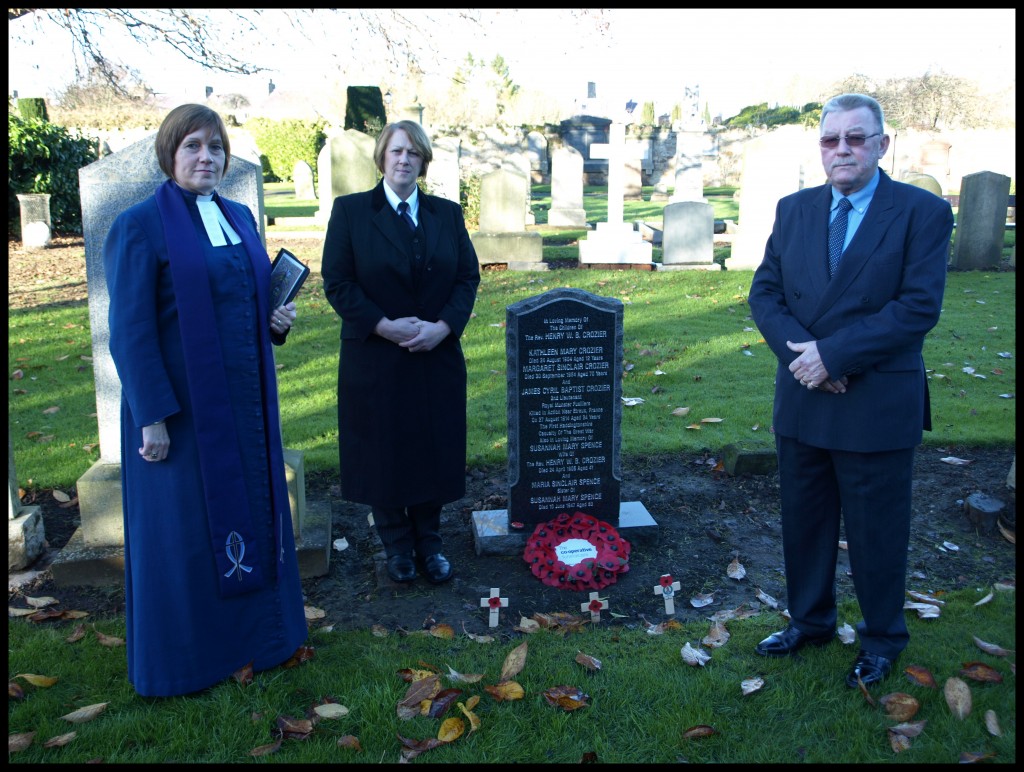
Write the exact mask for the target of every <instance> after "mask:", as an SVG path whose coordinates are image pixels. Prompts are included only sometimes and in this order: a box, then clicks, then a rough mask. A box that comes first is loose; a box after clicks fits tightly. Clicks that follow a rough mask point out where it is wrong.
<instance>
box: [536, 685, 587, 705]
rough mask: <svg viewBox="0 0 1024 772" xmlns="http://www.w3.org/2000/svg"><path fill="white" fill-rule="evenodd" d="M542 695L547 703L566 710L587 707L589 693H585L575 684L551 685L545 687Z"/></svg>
mask: <svg viewBox="0 0 1024 772" xmlns="http://www.w3.org/2000/svg"><path fill="white" fill-rule="evenodd" d="M543 695H544V699H545V700H547V703H548V705H550V706H551V707H553V708H562V710H567V711H570V710H578V709H579V708H585V707H587V706H588V705H589V703H588V702H587V700H589V699H590V695H589V694H585V693H584V692H583V690H582V689H580V688H579V687H576V686H552V687H551V688H550V689H545V690H544V692H543Z"/></svg>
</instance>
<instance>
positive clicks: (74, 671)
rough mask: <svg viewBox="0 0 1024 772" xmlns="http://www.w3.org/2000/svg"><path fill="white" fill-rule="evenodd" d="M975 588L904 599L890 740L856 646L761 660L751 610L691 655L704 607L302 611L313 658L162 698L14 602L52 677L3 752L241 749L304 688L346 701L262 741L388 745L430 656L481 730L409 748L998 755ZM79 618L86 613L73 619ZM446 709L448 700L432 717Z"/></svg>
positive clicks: (772, 759)
mask: <svg viewBox="0 0 1024 772" xmlns="http://www.w3.org/2000/svg"><path fill="white" fill-rule="evenodd" d="M987 591H988V588H980V589H966V590H960V591H957V592H954V593H951V594H950V595H948V596H946V597H944V600H945V606H944V607H943V609H942V615H941V617H940V618H939V619H931V620H920V619H917V618H916V616H915V615H913V614H912V613H911V614H909V617H910V618H909V619H908V624H909V626H910V628H911V645H910V647H909V648H908V649H907V651H906V652H904V654H903V656H902V658H901V660H900V662H899V663H898V668H903V667H906V666H909V665H912V664H913V665H917V666H920V667H923V668H925V669H927V670H928V671H929V672H930V673H931V674H932V675H933V676H934V678H935V680H936V682H937V685H938V688H929V687H925V686H921V685H917V684H914V683H911V682H910V681H908V679H907V678H905V677H904V676H903V675H901V674H900V673H899V672H894V674H893V676H891V677H890V679H888V680H887V681H886V682H885V683H884V685H883V687H882V688H881V689H879V688H876V689H875V690H874V691H873V697H874V698H875V699H876V700H878V698H880V697H881V696H882V695H884V694H888V693H891V692H897V691H899V692H904V693H907V694H910V695H911V696H912V697H913V698H914V699H916V700H917V701H918V702H919V703H920V709H919V711H918V713H917V714H916V715H915V716H913V717H912V719H911V720H913V721H923V722H925V726H924V731H923V732H922V733H921V734H920V735H919V736H917V737H915V738H913V739H912V740H911V747H910V749H909V750H905V751H903V752H902V753H900V754H899V755H897V754H896V753H895V752H894V751H893V749H892V747H891V746H890V742H889V738H888V735H887V730H888V729H889V728H890V727H892V726H894V725H896V724H897V723H898V721H896V720H895V719H891V718H889V717H888V716H887V715H886V712H885V709H884V708H883V707H882V706H881V705H880V704H877V705H871V704H869V703H868V702H867V701H866V700H865V699H864V698H863V696H862V695H861V694H860V693H859V691H858V690H854V689H849V688H848V687H846V686H845V685H844V684H843V683H842V678H843V677H844V676H845V673H846V671H847V669H848V668H849V665H850V662H852V659H853V656H854V654H855V652H854V650H853V647H852V646H844V645H841V644H839V643H833V644H832V645H830V646H828V647H825V648H822V649H815V650H811V651H808V652H806V653H802V654H801V655H800V656H799V657H798V658H791V659H781V660H779V659H763V658H761V657H758V656H756V655H755V654H754V653H753V647H754V644H755V643H756V642H757V641H758V640H760V639H761V638H763V637H764V636H765V635H767V634H768V633H770V632H772V631H773V630H774V629H778V627H779V626H780V624H781V620H780V619H779V618H778V616H777V615H775V614H774V613H762V614H760V615H758V616H755V617H752V618H749V619H746V620H743V621H740V622H735V621H734V622H728V623H727V628H728V630H729V632H730V633H731V638H730V640H729V641H728V642H727V643H726V644H725V645H724V646H722V647H721V648H715V649H706V651H707V652H708V653H710V655H711V660H710V661H709V662H708V663H707V664H706V665H705V666H704V667H699V668H698V667H693V666H689V665H686V664H684V663H683V660H682V658H681V656H680V649H681V648H682V647H683V645H684V644H686V643H690V645H691V646H694V647H697V646H698V645H699V644H698V642H699V640H700V639H701V638H702V637H704V636H705V635H706V634H707V632H708V623H707V622H698V621H694V622H691V623H687V624H685V625H683V626H682V627H681V628H680V629H676V630H669V631H667V632H666V633H665V634H663V635H649V634H647V633H645V632H643V631H642V630H640V629H628V628H626V627H624V626H622V625H611V626H610V625H609V623H608V622H602V623H601V624H599V625H596V626H590V625H588V626H586V627H585V628H583V631H582V632H579V633H570V634H568V635H566V636H562V635H559V634H557V633H555V632H552V631H546V630H542V631H540V632H537V633H534V634H532V635H529V636H525V635H524V636H514V637H512V638H511V639H509V638H506V637H504V636H499V637H497V638H496V640H494V641H493V642H491V643H478V642H475V641H473V640H471V639H469V638H468V637H467V636H464V635H457V636H456V637H455V638H454V639H451V640H445V639H441V638H436V637H433V636H429V635H419V634H417V635H407V636H405V635H398V634H396V633H393V632H392V633H391V634H389V635H388V636H387V637H377V636H375V635H373V634H372V633H371V632H370V631H368V630H353V631H345V632H332V631H326V630H314V631H313V632H312V633H311V638H310V644H311V645H312V646H314V647H315V656H314V658H313V659H312V660H311V661H309V662H307V663H305V664H303V665H301V666H299V667H297V668H292V669H284V668H276V669H274V670H270V671H266V672H264V673H259V674H257V675H256V678H255V680H254V682H253V683H252V684H251V685H249V686H247V687H242V686H241V685H239V684H238V683H236V682H235V681H232V680H229V681H225V682H223V683H221V684H219V685H217V686H214V687H212V688H210V689H208V690H206V691H203V692H201V693H199V694H197V695H194V696H189V697H175V698H167V699H151V698H143V697H139V696H138V695H136V694H135V693H134V691H133V690H132V689H131V687H130V685H129V684H128V683H127V681H126V679H125V678H124V650H123V647H119V646H118V647H113V648H111V647H105V646H102V645H100V644H99V642H98V641H97V639H96V638H95V636H94V635H92V632H91V630H90V631H89V633H88V634H87V635H86V636H85V638H84V639H82V640H81V641H78V642H77V643H74V644H71V643H68V642H67V641H66V640H65V638H66V637H67V635H68V634H69V632H70V629H71V626H72V623H58V624H54V623H45V624H41V625H35V624H33V623H30V622H27V621H25V620H13V621H12V624H11V626H10V630H9V633H8V642H9V655H8V657H9V660H8V667H9V671H10V673H11V674H12V676H14V674H19V673H35V674H39V675H47V676H51V677H56V678H57V679H58V681H57V683H56V684H54V685H53V686H52V687H49V688H40V687H34V686H31V685H29V684H27V683H26V682H25V681H24V680H23V679H21V678H19V677H13V678H12V680H14V681H16V682H18V683H19V684H20V685H21V686H22V687H23V688H24V690H25V692H26V695H27V696H26V699H24V700H23V701H15V700H9V703H8V723H9V730H8V731H9V732H10V733H11V734H14V733H20V732H32V731H34V732H36V737H35V741H34V742H33V744H32V746H31V747H30V748H28V749H27V750H25V751H22V752H20V753H16V754H12V755H10V757H9V758H10V760H11V761H15V762H21V763H45V762H64V763H83V762H87V761H89V760H102V761H103V762H105V763H160V762H170V763H200V762H244V761H247V760H248V759H249V758H250V756H249V753H250V751H251V750H252V749H254V748H257V747H260V746H263V745H266V744H269V743H271V742H272V741H273V734H272V732H273V727H274V725H275V721H276V720H277V719H278V717H280V716H290V717H292V718H296V719H302V718H304V717H305V716H306V715H307V713H308V711H310V710H311V709H312V707H313V706H314V705H316V704H318V703H320V702H321V701H322V700H325V699H328V698H329V699H331V700H333V701H337V702H340V703H341V704H342V705H344V706H346V707H347V708H348V709H349V713H348V715H346V716H344V717H343V718H341V719H338V720H322V721H320V722H319V723H318V724H317V725H316V726H315V728H314V730H313V731H312V733H311V734H310V735H309V737H308V738H307V739H305V740H298V739H286V740H284V742H283V743H282V744H281V746H280V749H279V750H278V751H277V752H276V753H275V754H274V755H273V756H272V760H273V761H274V762H278V763H332V762H333V763H338V762H342V763H345V762H353V763H357V762H362V763H375V762H377V763H379V762H396V761H398V760H399V754H400V751H401V749H402V746H401V745H400V742H399V740H398V738H397V735H401V736H403V737H407V738H411V739H414V740H422V739H425V738H428V737H436V736H437V734H438V732H439V728H440V725H441V719H431V718H428V717H426V716H420V717H417V718H413V719H411V720H408V721H403V720H399V719H398V718H397V717H396V712H395V710H396V703H397V702H398V701H399V700H400V699H402V697H403V696H404V695H405V693H406V690H407V688H408V685H407V684H406V683H404V682H403V681H402V680H401V679H400V678H399V675H398V673H399V671H400V670H403V669H424V668H426V669H432V668H433V669H436V670H437V671H439V672H441V673H442V674H443V676H444V677H443V678H442V688H446V689H447V688H459V689H462V690H463V692H462V694H461V695H459V697H458V700H459V701H460V702H462V703H463V704H466V702H467V700H468V699H469V698H470V697H471V696H472V695H478V696H479V697H480V703H479V705H477V707H476V708H475V709H474V712H475V714H476V716H477V717H478V718H479V721H480V727H479V730H478V731H476V732H474V733H472V734H470V733H469V732H468V722H467V733H466V734H464V735H463V736H462V737H460V738H459V739H457V740H455V741H454V742H451V743H450V744H446V745H443V746H441V747H438V748H436V749H433V750H430V751H427V752H426V754H425V755H424V756H422V757H421V758H420V759H419V762H430V763H516V762H523V763H527V762H547V763H578V762H580V761H581V760H584V758H585V757H586V755H587V754H590V753H593V754H596V759H597V760H598V761H601V762H605V763H638V762H647V763H673V762H692V763H762V764H777V763H798V762H805V763H816V764H818V763H847V762H849V763H890V762H896V763H911V764H927V763H933V764H935V763H947V764H948V763H955V762H956V761H957V760H958V759H959V758H960V755H961V754H962V753H975V754H992V755H993V760H994V761H996V762H1003V763H1013V761H1014V759H1015V756H1016V739H1015V725H1016V689H1015V676H1014V674H1013V672H1012V670H1011V663H1012V662H1013V660H1014V657H1013V655H1012V654H1011V655H1010V656H1009V657H1005V658H1004V657H999V656H995V655H991V654H986V653H984V652H982V651H981V650H980V649H979V648H978V647H977V646H976V645H975V643H974V642H973V640H972V635H976V636H978V637H979V638H980V639H982V640H984V641H987V642H989V643H993V642H994V643H998V644H999V645H1000V646H1002V647H1004V648H1007V649H1012V648H1014V646H1015V633H1016V631H1015V626H1014V616H1015V615H1014V611H1015V609H1014V593H1013V592H997V593H995V597H994V599H993V600H992V601H991V602H990V603H987V604H985V605H982V606H977V605H975V603H976V602H977V601H978V600H979V599H980V598H981V597H982V595H984V594H985V593H986V592H987ZM858 616H859V615H858V612H857V609H856V606H855V604H853V603H852V602H846V603H844V604H842V605H841V607H840V622H844V621H846V622H852V621H854V620H855V619H857V618H858ZM95 627H96V628H97V629H98V630H100V631H101V632H103V633H105V634H107V635H114V636H118V637H123V636H124V622H123V617H119V618H116V619H112V620H103V621H97V622H96V623H95ZM87 629H88V626H87ZM522 641H525V642H526V644H527V655H526V658H525V665H524V667H523V669H522V671H521V672H519V673H518V674H516V675H515V676H513V677H512V680H515V681H516V682H517V683H519V684H520V685H521V686H522V687H523V689H524V691H525V696H524V698H523V699H521V700H515V701H506V702H498V701H496V700H495V699H493V698H492V697H491V696H490V695H489V694H488V693H487V692H486V691H485V689H484V686H485V685H494V684H496V683H497V682H498V680H499V674H500V672H501V670H502V666H503V663H504V661H505V658H506V657H507V656H508V655H509V653H510V652H511V651H512V650H513V648H514V647H516V646H518V645H519V644H520V643H521V642H522ZM578 652H583V653H585V654H587V655H589V656H591V657H594V658H596V659H597V660H599V661H600V662H601V669H600V670H598V671H596V672H591V671H588V670H585V669H584V668H583V667H582V666H581V665H579V664H577V662H576V660H575V658H576V655H577V653H578ZM977 661H982V662H984V663H986V664H987V665H989V666H990V667H992V668H994V669H995V670H996V671H998V672H999V673H1000V674H1001V676H1002V682H1001V683H979V682H977V681H971V680H968V679H966V678H963V676H961V675H960V669H961V667H962V665H963V663H967V662H977ZM449 668H451V669H452V670H454V671H456V672H458V673H462V674H467V675H468V674H482V675H483V678H482V679H481V680H480V681H478V682H477V683H453V682H452V681H451V680H450V679H449V678H448V674H449ZM951 676H958V677H961V678H963V680H965V681H966V682H967V683H968V684H969V685H970V690H971V692H972V699H973V709H972V711H971V713H970V715H968V716H967V717H966V718H964V719H959V718H956V717H954V716H953V714H952V713H951V711H950V708H949V707H948V706H947V704H946V701H945V699H944V696H943V691H942V687H943V685H944V684H945V682H946V681H947V679H948V678H950V677H951ZM754 677H761V678H763V679H764V686H763V688H761V689H760V690H758V691H756V692H754V693H752V694H750V695H746V696H744V695H743V693H742V690H741V688H740V684H741V682H742V681H744V680H745V679H750V678H754ZM561 685H568V686H574V687H578V688H579V689H581V690H582V691H583V692H584V693H586V694H587V695H588V701H587V702H588V706H587V707H584V708H581V709H578V710H576V711H572V712H566V711H563V710H561V709H559V708H555V707H552V706H550V705H549V704H548V703H547V702H546V700H545V699H544V698H543V696H542V695H543V692H544V691H545V690H547V689H549V688H551V687H554V686H561ZM104 702H105V703H108V705H107V708H106V710H105V711H104V712H103V713H102V714H101V715H100V716H99V717H98V718H97V719H96V720H94V721H92V722H89V723H83V724H77V725H72V724H70V723H68V722H67V721H65V720H62V719H61V718H60V717H61V716H63V715H65V714H67V713H69V712H70V711H72V710H76V709H78V708H81V707H84V706H86V705H92V704H96V703H104ZM989 710H991V711H994V713H995V714H996V715H997V716H998V719H999V721H1000V722H1001V725H1002V731H1003V734H1002V735H1001V736H993V735H990V734H989V733H988V732H987V731H986V729H985V722H984V718H983V716H984V714H985V712H986V711H989ZM452 716H458V717H462V714H461V713H460V711H458V709H457V708H456V706H454V705H453V706H452V707H451V710H450V711H449V712H448V713H447V714H445V716H444V718H449V717H452ZM701 725H704V726H709V727H711V728H712V729H713V730H714V733H713V734H712V735H710V736H708V737H704V738H701V739H692V740H691V739H684V738H683V732H684V731H685V730H687V729H689V728H691V727H695V726H701ZM70 731H75V732H77V736H76V738H75V740H74V741H73V742H72V743H70V744H69V745H67V746H66V747H63V748H45V747H43V743H44V742H45V741H46V740H49V739H50V738H52V737H55V736H58V735H61V734H64V733H67V732H70ZM343 735H354V736H356V737H357V738H358V740H359V743H360V745H361V747H362V752H356V751H354V750H348V749H343V748H339V747H338V744H337V740H338V738H340V737H341V736H343Z"/></svg>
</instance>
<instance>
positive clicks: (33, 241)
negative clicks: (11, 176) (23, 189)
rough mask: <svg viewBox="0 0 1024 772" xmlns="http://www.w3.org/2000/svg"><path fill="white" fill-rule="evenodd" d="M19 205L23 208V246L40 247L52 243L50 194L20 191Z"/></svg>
mask: <svg viewBox="0 0 1024 772" xmlns="http://www.w3.org/2000/svg"><path fill="white" fill-rule="evenodd" d="M18 205H19V208H20V210H21V212H20V214H21V243H22V245H23V246H26V247H29V248H32V249H40V248H42V247H47V246H49V245H50V236H51V235H52V231H51V222H50V194H49V193H19V194H18Z"/></svg>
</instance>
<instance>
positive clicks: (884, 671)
mask: <svg viewBox="0 0 1024 772" xmlns="http://www.w3.org/2000/svg"><path fill="white" fill-rule="evenodd" d="M819 143H820V145H821V159H822V163H823V165H824V168H825V173H826V174H827V175H828V184H826V185H823V186H820V187H815V188H809V189H807V190H801V191H799V192H797V193H793V194H792V195H789V196H786V197H785V198H783V199H782V200H780V201H779V203H778V207H777V209H776V215H775V225H774V227H773V229H772V234H771V236H770V237H769V239H768V243H767V245H766V247H765V255H764V260H763V261H762V263H761V265H760V266H759V267H758V269H757V271H756V272H755V274H754V280H753V283H752V285H751V288H750V295H749V303H750V309H751V311H752V313H753V317H754V320H755V322H756V323H757V326H758V328H759V329H760V331H761V333H762V334H763V335H764V338H765V341H766V342H767V343H768V345H769V347H770V348H771V349H772V351H773V352H774V353H775V355H776V356H777V357H778V359H779V365H778V368H777V371H776V377H775V406H774V414H773V423H774V430H775V438H776V450H777V453H778V460H779V480H780V488H781V508H782V537H783V554H784V557H785V562H786V593H787V596H788V602H789V612H790V615H791V619H792V621H791V623H790V625H789V626H788V627H787V628H786V629H785V630H782V631H780V632H777V633H774V634H772V635H771V636H769V637H768V638H766V639H765V640H763V641H761V642H760V643H759V644H758V645H757V647H756V651H757V653H758V654H761V655H764V656H783V655H787V654H793V653H795V652H796V651H799V650H800V649H801V648H803V647H804V646H807V645H812V646H821V645H824V644H826V643H828V642H829V641H831V640H832V638H833V637H834V636H835V632H836V622H837V611H836V597H835V569H836V557H837V550H838V543H839V536H840V517H841V518H842V521H843V524H844V526H845V532H846V533H845V535H846V541H847V544H848V547H849V557H850V566H851V569H852V571H853V583H854V588H855V590H856V594H857V600H858V603H859V604H860V609H861V613H862V614H863V617H864V619H863V620H862V621H861V622H859V623H858V624H857V633H858V636H859V638H860V652H859V654H858V655H857V658H856V660H855V662H854V664H853V667H852V669H851V670H850V672H849V674H848V675H847V677H846V683H847V684H848V685H849V686H857V685H858V683H859V682H860V683H863V684H865V685H871V684H874V683H877V682H878V681H881V680H882V679H883V678H885V676H886V675H888V674H889V672H890V671H891V669H892V666H893V662H894V660H895V659H896V657H897V656H898V655H899V654H900V652H901V651H903V649H904V648H906V646H907V643H908V642H909V638H910V636H909V633H908V631H907V626H906V621H905V619H904V612H903V603H904V595H905V585H906V571H907V547H908V543H909V539H910V513H911V480H912V474H913V465H914V449H915V447H916V446H917V445H918V444H920V442H921V437H922V431H923V430H924V429H929V430H930V429H931V416H930V410H929V404H928V382H927V379H926V376H925V368H924V359H923V357H922V347H923V344H924V338H925V335H926V334H927V333H928V331H929V330H931V329H932V327H934V326H935V324H936V323H937V322H938V319H939V312H940V310H941V307H942V295H943V291H944V289H945V280H946V266H947V261H948V257H949V240H950V235H951V233H952V228H953V215H952V211H951V210H950V207H949V204H948V203H946V202H945V201H944V200H942V199H941V198H939V197H937V196H935V195H933V194H931V193H929V192H927V191H925V190H922V189H920V188H916V187H913V186H911V185H906V184H904V183H900V182H895V181H893V180H892V179H891V178H890V177H889V176H888V175H886V174H885V173H884V172H882V171H881V170H880V169H879V168H878V164H879V161H880V159H881V158H882V156H884V155H885V152H886V150H887V149H888V147H889V136H888V135H887V134H886V133H885V124H884V121H883V117H882V108H881V107H880V105H879V104H878V102H876V101H875V100H874V99H872V98H871V97H868V96H865V95H863V94H843V95H841V96H837V97H835V98H833V99H831V100H830V101H828V102H827V103H826V104H825V105H824V107H823V108H822V111H821V127H820V139H819ZM830 246H831V250H830ZM830 252H831V254H830Z"/></svg>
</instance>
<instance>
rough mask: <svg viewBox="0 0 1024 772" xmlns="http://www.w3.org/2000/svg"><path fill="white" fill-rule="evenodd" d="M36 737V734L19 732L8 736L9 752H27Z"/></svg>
mask: <svg viewBox="0 0 1024 772" xmlns="http://www.w3.org/2000/svg"><path fill="white" fill-rule="evenodd" d="M35 736H36V733H35V732H19V733H17V734H9V735H7V752H8V753H17V752H18V751H23V750H25V749H26V748H28V747H29V746H30V745H31V744H32V738H34V737H35Z"/></svg>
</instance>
